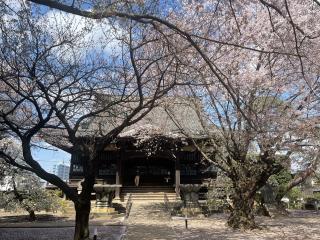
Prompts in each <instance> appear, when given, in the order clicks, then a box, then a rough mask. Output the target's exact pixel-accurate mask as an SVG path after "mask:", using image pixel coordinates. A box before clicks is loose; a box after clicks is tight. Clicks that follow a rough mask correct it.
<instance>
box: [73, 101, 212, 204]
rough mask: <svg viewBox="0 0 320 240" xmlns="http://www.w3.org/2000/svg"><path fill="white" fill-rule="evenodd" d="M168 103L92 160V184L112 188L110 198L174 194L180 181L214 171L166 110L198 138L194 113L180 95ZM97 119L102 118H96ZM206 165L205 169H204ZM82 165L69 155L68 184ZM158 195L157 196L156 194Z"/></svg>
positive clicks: (197, 181)
mask: <svg viewBox="0 0 320 240" xmlns="http://www.w3.org/2000/svg"><path fill="white" fill-rule="evenodd" d="M170 102H171V105H170V106H168V105H166V106H165V108H166V109H164V107H162V106H160V107H157V108H155V109H153V110H152V111H151V112H150V113H149V114H148V115H147V116H146V117H145V118H144V119H142V120H141V121H140V122H139V123H138V124H135V125H133V126H130V127H129V128H128V129H125V131H124V132H123V133H121V134H120V135H119V137H118V138H117V139H116V140H115V141H114V142H113V143H112V144H110V145H108V146H107V147H106V148H105V149H104V151H103V152H101V153H100V154H99V155H98V157H97V161H98V162H99V165H100V167H99V169H98V170H97V172H96V181H97V183H100V184H104V185H110V186H115V187H114V189H115V191H114V197H115V199H119V200H121V199H122V200H123V199H124V198H125V196H126V194H128V193H130V192H137V191H138V189H139V191H140V192H143V189H145V191H147V192H157V191H163V192H166V193H167V194H169V196H170V194H171V195H172V197H173V196H174V197H180V196H179V195H180V186H181V185H182V184H202V182H203V181H204V180H205V179H207V178H211V177H215V174H216V172H215V171H214V170H210V169H211V168H210V167H208V166H207V165H206V164H204V163H203V161H201V160H202V157H201V154H200V152H198V151H197V149H196V147H195V146H193V144H192V141H191V139H187V138H186V137H184V135H182V134H181V133H180V130H179V129H178V128H177V126H176V124H175V123H174V122H173V118H172V116H169V115H168V107H170V112H172V113H174V114H175V115H177V117H178V118H179V119H182V121H181V122H180V124H181V125H183V126H184V128H186V129H188V131H189V132H191V133H193V134H194V136H195V138H201V137H203V135H201V134H202V131H201V124H200V123H199V121H196V119H197V116H196V113H195V111H194V110H193V109H192V108H191V106H190V105H189V102H188V101H186V100H185V99H177V98H174V101H172V99H171V101H170ZM101 121H102V120H101ZM208 169H209V170H208ZM83 171H84V166H83V162H82V161H81V158H79V157H73V158H72V159H71V168H70V183H71V184H73V185H76V183H77V182H79V181H81V179H82V176H83ZM152 197H154V198H156V194H154V196H150V198H152ZM162 199H163V198H162Z"/></svg>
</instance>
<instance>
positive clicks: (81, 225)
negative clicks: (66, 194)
mask: <svg viewBox="0 0 320 240" xmlns="http://www.w3.org/2000/svg"><path fill="white" fill-rule="evenodd" d="M90 208H91V202H90V198H89V199H86V200H85V201H81V203H75V210H76V225H75V232H74V238H73V239H74V240H85V239H89V216H90Z"/></svg>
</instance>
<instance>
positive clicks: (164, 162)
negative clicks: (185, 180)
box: [122, 157, 175, 186]
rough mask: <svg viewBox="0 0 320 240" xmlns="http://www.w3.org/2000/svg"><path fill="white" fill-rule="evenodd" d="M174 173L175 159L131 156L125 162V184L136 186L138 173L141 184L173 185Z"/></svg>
mask: <svg viewBox="0 0 320 240" xmlns="http://www.w3.org/2000/svg"><path fill="white" fill-rule="evenodd" d="M174 174H175V164H174V161H172V160H171V159H167V158H156V157H154V158H131V159H126V160H125V161H124V163H123V175H122V176H123V185H124V186H135V179H136V176H137V175H138V176H139V186H172V185H173V184H174V178H175V175H174Z"/></svg>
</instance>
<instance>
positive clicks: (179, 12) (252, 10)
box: [29, 0, 320, 228]
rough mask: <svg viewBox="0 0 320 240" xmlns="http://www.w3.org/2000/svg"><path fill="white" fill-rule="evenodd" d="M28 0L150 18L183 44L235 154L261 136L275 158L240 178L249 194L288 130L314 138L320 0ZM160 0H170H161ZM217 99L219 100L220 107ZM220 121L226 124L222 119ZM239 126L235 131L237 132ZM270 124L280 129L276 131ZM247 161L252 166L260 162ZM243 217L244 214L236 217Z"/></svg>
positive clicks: (92, 13) (169, 39) (171, 41)
mask: <svg viewBox="0 0 320 240" xmlns="http://www.w3.org/2000/svg"><path fill="white" fill-rule="evenodd" d="M29 2H33V3H36V4H41V5H45V6H48V7H51V8H54V9H58V10H61V11H64V12H67V13H70V14H73V15H78V16H82V17H85V18H88V19H99V20H101V19H108V20H110V21H113V22H122V21H124V19H130V20H132V21H134V22H137V23H140V24H145V25H148V26H150V27H151V28H152V29H153V30H155V31H156V32H158V33H159V34H161V36H162V37H163V38H164V39H165V40H166V44H168V45H170V46H173V47H174V49H180V51H183V52H184V58H183V56H182V55H180V57H179V61H180V62H181V64H183V65H184V66H185V67H186V69H187V70H188V71H189V72H188V74H187V76H188V77H189V78H190V79H191V78H193V79H196V80H198V81H199V82H200V83H201V84H200V85H203V86H206V88H203V87H202V89H200V90H199V89H195V90H192V91H191V93H192V94H193V95H195V96H198V95H199V97H200V98H202V99H203V100H205V103H207V104H208V106H211V108H212V110H211V111H210V112H209V113H210V114H211V113H216V116H215V121H213V120H212V119H211V118H209V119H210V120H211V121H212V123H215V124H217V122H220V121H221V122H224V124H226V125H227V128H226V132H227V133H226V134H223V135H222V137H224V138H225V140H228V141H226V142H229V140H230V141H231V142H235V143H234V144H233V145H234V147H235V146H236V145H238V144H240V145H241V147H240V145H239V146H238V148H239V149H238V150H237V151H238V154H240V155H239V156H238V157H237V158H235V157H232V158H231V159H233V161H234V160H235V159H236V161H238V160H239V159H242V160H241V161H244V160H246V161H247V155H248V154H247V153H248V150H247V148H248V146H249V145H250V144H249V143H252V142H256V145H258V146H259V145H261V146H259V151H260V153H259V156H260V157H259V158H261V157H262V156H264V160H263V161H267V162H268V161H270V164H269V165H268V164H266V165H264V164H262V165H263V166H267V168H266V169H264V170H265V171H264V170H263V171H260V170H259V171H257V172H256V174H257V175H259V174H262V175H261V176H259V177H256V178H255V180H254V181H253V182H255V184H253V185H255V187H254V188H253V189H251V190H250V191H249V192H250V194H249V193H248V192H246V191H247V190H245V189H246V185H245V184H244V187H243V186H242V184H240V185H237V186H238V187H240V188H242V187H243V189H242V190H239V194H240V195H241V193H243V191H244V192H246V193H245V194H244V195H245V196H246V198H248V197H249V196H250V197H251V196H252V195H253V193H254V191H255V189H256V188H257V187H258V185H260V183H259V184H258V185H257V184H256V183H257V179H258V178H260V179H261V183H262V182H264V181H265V180H266V179H267V178H268V175H269V174H270V173H271V172H274V169H276V168H270V169H269V167H270V166H271V165H273V163H274V159H275V154H276V153H277V152H279V151H280V150H281V149H282V148H287V147H284V146H285V145H286V144H284V143H286V141H284V139H285V138H286V137H287V136H294V135H296V136H304V135H305V132H307V133H306V134H307V136H306V138H308V137H310V138H312V136H308V134H310V132H312V130H311V129H313V128H314V125H315V123H316V122H317V121H316V120H315V119H316V117H317V108H316V101H318V80H319V66H318V64H317V62H318V59H319V49H320V48H319V41H318V40H319V24H317V19H319V2H318V1H316V0H314V1H311V0H310V1H307V0H293V1H287V0H283V1H271V0H245V1H240V0H239V1H227V0H216V1H214V0H212V1H209V0H208V1H170V7H169V8H162V10H160V11H159V8H154V7H155V6H157V3H158V2H155V4H152V3H150V1H134V0H132V1H121V2H119V1H86V2H85V4H84V2H82V1H72V2H69V1H54V0H51V1H45V0H30V1H29ZM151 2H152V1H151ZM167 3H169V2H167ZM158 6H164V5H161V3H160V2H159V4H158ZM155 9H156V10H157V11H155ZM201 92H202V93H201ZM191 93H189V94H191ZM211 96H215V97H216V98H218V100H216V99H215V98H213V99H211V98H212V97H211ZM213 100H214V101H218V102H220V103H219V104H218V105H217V106H216V107H215V106H214V105H212V104H213V102H214V101H213ZM264 103H265V104H264ZM204 105H205V106H207V105H206V104H204ZM205 108H206V107H205ZM216 108H217V109H216ZM208 109H210V108H208ZM221 111H222V112H221ZM225 111H226V113H225ZM218 112H220V113H219V114H217V113H218ZM210 114H209V115H210ZM263 116H266V118H263ZM294 119H297V120H296V121H295V120H294ZM311 119H312V120H311ZM298 123H299V124H298ZM233 125H234V126H233ZM290 126H291V127H292V126H294V130H295V133H294V134H293V133H290V132H291V130H290V129H289V127H290ZM218 127H219V128H222V123H219V124H218ZM235 127H237V128H238V129H237V131H236V132H234V134H235V135H237V137H231V136H232V134H231V133H232V131H234V129H233V128H235ZM243 129H248V131H249V132H250V134H249V135H248V136H247V137H245V136H243V135H241V137H239V136H238V135H239V134H240V133H243V134H248V132H246V131H243ZM271 129H273V130H274V131H273V132H270V131H271ZM231 130H232V131H231ZM299 131H301V133H298V132H299ZM228 132H230V133H228ZM251 132H253V133H251ZM258 133H259V134H258ZM311 135H312V134H311ZM277 136H278V137H277ZM217 138H218V137H217ZM218 139H220V138H218ZM239 139H242V140H245V142H242V140H241V141H240V140H239ZM236 140H239V141H238V142H237V141H236ZM253 140H254V141H253ZM221 141H223V138H222V140H221ZM294 142H298V141H294ZM314 142H315V141H314ZM245 143H246V144H245ZM258 143H259V144H258ZM269 143H270V144H271V145H269ZM275 144H278V145H275ZM295 145H296V144H295ZM261 149H262V150H261ZM240 150H241V151H240ZM263 152H267V153H268V154H271V155H270V156H268V155H263ZM286 152H287V153H290V151H288V150H286ZM270 159H271V160H272V161H271V160H270ZM241 161H240V162H241ZM255 161H258V160H252V159H251V161H248V162H250V163H251V164H252V166H256V167H258V166H259V164H254V162H255ZM259 161H262V160H261V159H260V160H259ZM231 162H232V161H231ZM248 166H249V165H246V167H248ZM279 167H280V166H279ZM242 168H243V167H242ZM247 169H252V171H254V170H253V169H255V168H247ZM272 169H273V170H272ZM239 173H240V172H239ZM240 175H243V176H246V174H243V173H241V174H240ZM248 176H249V175H248ZM246 179H250V178H249V177H247V178H246ZM240 195H239V196H240ZM239 196H238V198H239ZM242 203H243V202H242ZM251 205H252V201H250V202H249V205H246V204H244V203H243V204H240V203H239V205H238V206H236V208H237V209H236V211H235V212H237V211H238V210H239V209H242V210H239V214H240V212H242V213H241V214H242V215H243V217H240V216H241V214H240V215H239V214H233V215H232V216H234V217H231V219H230V221H229V223H230V225H231V226H233V227H245V228H246V227H249V228H251V227H254V225H255V224H254V222H253V217H252V212H251V210H250V209H251ZM245 209H247V210H245ZM239 218H240V219H245V220H244V221H242V220H241V221H240V222H239V224H236V222H237V219H239Z"/></svg>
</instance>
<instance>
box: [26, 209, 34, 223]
mask: <svg viewBox="0 0 320 240" xmlns="http://www.w3.org/2000/svg"><path fill="white" fill-rule="evenodd" d="M27 211H28V213H29V221H30V222H34V221H35V220H36V214H35V213H34V211H33V210H27Z"/></svg>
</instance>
